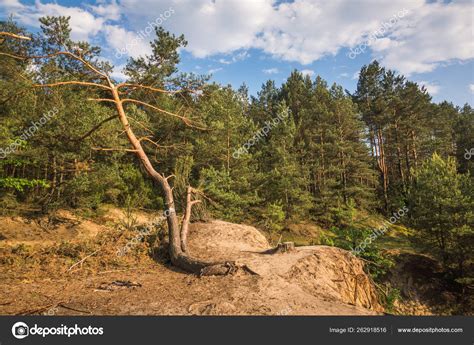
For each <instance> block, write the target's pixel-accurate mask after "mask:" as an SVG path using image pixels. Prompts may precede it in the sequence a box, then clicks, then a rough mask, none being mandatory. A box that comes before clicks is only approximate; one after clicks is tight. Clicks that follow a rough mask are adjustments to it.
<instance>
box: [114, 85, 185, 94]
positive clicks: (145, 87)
mask: <svg viewBox="0 0 474 345" xmlns="http://www.w3.org/2000/svg"><path fill="white" fill-rule="evenodd" d="M122 87H129V88H134V89H137V88H141V89H146V90H149V91H155V92H161V93H168V94H175V93H180V92H184V90H178V91H169V90H165V89H158V88H156V87H151V86H146V85H140V84H132V83H120V84H118V85H117V89H120V88H122Z"/></svg>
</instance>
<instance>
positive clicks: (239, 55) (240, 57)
mask: <svg viewBox="0 0 474 345" xmlns="http://www.w3.org/2000/svg"><path fill="white" fill-rule="evenodd" d="M249 57H250V54H249V53H248V52H247V51H243V52H240V53H237V54H234V55H233V56H232V57H231V58H230V59H224V58H222V59H219V60H218V61H219V63H221V64H223V65H230V64H232V63H235V62H238V61H242V60H245V59H247V58H249Z"/></svg>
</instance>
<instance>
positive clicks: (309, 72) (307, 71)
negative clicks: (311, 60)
mask: <svg viewBox="0 0 474 345" xmlns="http://www.w3.org/2000/svg"><path fill="white" fill-rule="evenodd" d="M301 74H302V75H304V76H310V77H312V76H313V75H314V71H313V70H312V69H304V70H302V71H301Z"/></svg>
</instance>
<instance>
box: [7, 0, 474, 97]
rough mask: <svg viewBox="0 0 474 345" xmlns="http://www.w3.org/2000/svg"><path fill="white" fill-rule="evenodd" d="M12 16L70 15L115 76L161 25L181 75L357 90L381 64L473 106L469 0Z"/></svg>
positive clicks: (65, 5)
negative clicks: (179, 38)
mask: <svg viewBox="0 0 474 345" xmlns="http://www.w3.org/2000/svg"><path fill="white" fill-rule="evenodd" d="M10 14H13V16H14V18H15V20H17V21H18V22H19V23H20V24H22V25H23V26H26V27H27V28H29V29H31V30H35V31H36V30H38V21H37V19H38V18H39V17H40V16H43V15H69V16H71V26H72V35H73V38H74V39H78V40H87V41H90V42H91V43H95V44H98V45H100V46H102V47H103V56H104V57H105V58H106V59H108V60H110V61H111V62H112V63H113V64H114V65H115V66H116V70H115V73H114V75H115V76H116V77H120V76H121V66H123V64H124V63H125V61H126V59H127V57H129V56H139V55H143V54H146V53H147V51H148V42H149V41H150V40H151V39H152V35H148V34H147V32H150V31H151V30H150V29H147V27H150V28H152V27H153V25H156V24H157V23H158V24H160V25H162V26H163V27H165V28H166V29H167V30H170V31H172V32H173V33H176V34H181V33H183V34H184V35H185V36H186V39H187V40H188V42H189V45H188V47H187V48H186V49H184V50H182V51H181V57H182V61H181V64H180V70H182V71H184V72H194V73H198V74H208V73H211V74H212V76H213V77H212V80H215V81H217V82H219V83H221V84H232V85H233V86H234V87H238V86H239V85H241V84H242V83H243V82H245V83H246V84H247V85H248V86H249V88H250V92H251V94H254V95H255V94H256V93H257V91H258V90H259V89H260V87H261V85H262V83H264V82H265V81H266V80H267V79H273V80H275V81H276V83H277V85H279V84H281V83H282V82H283V81H284V80H285V79H286V78H287V77H288V75H289V73H290V72H291V70H293V69H298V70H300V71H304V73H306V74H309V75H311V76H312V77H313V78H314V77H316V75H320V76H322V77H323V78H324V79H325V80H327V81H328V83H329V84H332V83H333V82H336V83H338V84H340V85H342V86H343V87H344V88H346V89H348V90H349V91H353V90H354V89H355V87H356V84H357V72H358V71H359V70H360V68H361V66H362V65H364V64H368V63H370V61H372V60H373V59H377V60H379V61H380V62H381V63H382V65H384V66H386V67H388V68H391V69H394V70H396V71H398V72H399V73H403V74H404V75H406V76H407V77H408V79H410V80H413V81H417V82H419V83H421V84H424V85H425V86H426V87H427V89H428V91H429V92H430V94H431V95H432V96H433V99H434V101H436V102H440V101H443V100H445V99H446V100H449V101H452V102H453V103H454V104H456V105H463V104H464V103H466V102H467V103H470V104H471V105H472V104H474V102H472V101H473V96H474V37H473V32H474V31H473V21H472V16H473V4H472V2H471V1H470V0H460V1H425V0H397V1H394V0H392V1H388V0H380V1H373V0H331V1H327V0H326V1H323V0H295V1H274V0H240V1H238V0H160V1H156V0H116V1H115V0H102V1H89V2H87V1H86V2H84V1H77V0H59V1H55V2H52V1H46V0H37V1H30V0H28V1H27V0H0V15H1V17H2V18H6V17H7V16H8V15H10Z"/></svg>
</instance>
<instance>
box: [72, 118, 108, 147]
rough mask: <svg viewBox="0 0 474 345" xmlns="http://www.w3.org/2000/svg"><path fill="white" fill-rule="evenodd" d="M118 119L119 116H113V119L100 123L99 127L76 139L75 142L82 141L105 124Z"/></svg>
mask: <svg viewBox="0 0 474 345" xmlns="http://www.w3.org/2000/svg"><path fill="white" fill-rule="evenodd" d="M115 118H117V115H113V116H111V117H108V118H106V119H105V120H102V121H100V122H99V123H98V124H97V125H95V126H94V127H93V128H92V129H91V130H90V131H88V132H87V133H86V134H84V135H82V136H81V137H79V138H76V139H74V141H82V140H84V139H85V138H87V137H88V136H90V135H92V133H94V132H95V131H96V130H98V129H99V128H100V127H102V125H103V124H104V123H107V122H109V121H112V120H113V119H115Z"/></svg>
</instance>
